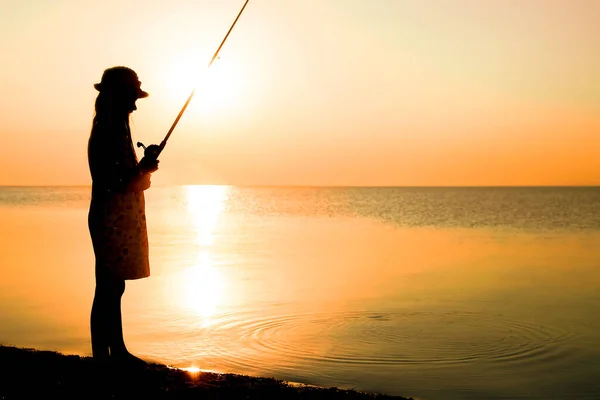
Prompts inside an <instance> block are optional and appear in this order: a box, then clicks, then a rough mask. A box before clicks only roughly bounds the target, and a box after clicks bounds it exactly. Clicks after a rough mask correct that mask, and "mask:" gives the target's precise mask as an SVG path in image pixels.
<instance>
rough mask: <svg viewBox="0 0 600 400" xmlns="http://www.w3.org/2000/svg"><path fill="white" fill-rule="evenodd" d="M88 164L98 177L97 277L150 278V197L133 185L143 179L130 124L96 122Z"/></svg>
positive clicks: (92, 214)
mask: <svg viewBox="0 0 600 400" xmlns="http://www.w3.org/2000/svg"><path fill="white" fill-rule="evenodd" d="M88 161H89V167H90V173H91V175H92V199H91V203H90V210H89V214H88V226H89V230H90V236H91V238H92V244H93V247H94V254H95V256H96V274H97V275H98V273H101V274H106V273H108V274H110V276H114V277H117V278H120V279H140V278H146V277H148V276H150V264H149V260H148V231H147V228H146V212H145V199H144V192H143V191H139V190H138V191H134V190H132V189H131V185H130V183H131V181H132V180H133V179H135V177H136V176H139V173H138V169H137V163H138V161H137V157H136V154H135V150H134V148H133V143H132V140H131V134H130V131H129V124H128V123H127V122H126V121H120V122H119V123H110V122H107V121H104V122H103V121H94V127H93V129H92V135H91V136H90V140H89V144H88Z"/></svg>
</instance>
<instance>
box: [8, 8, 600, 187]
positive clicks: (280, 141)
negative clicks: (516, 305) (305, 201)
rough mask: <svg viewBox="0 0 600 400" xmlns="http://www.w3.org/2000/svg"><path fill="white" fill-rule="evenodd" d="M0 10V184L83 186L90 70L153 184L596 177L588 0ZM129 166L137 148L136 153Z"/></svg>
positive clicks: (595, 73) (596, 118) (597, 76)
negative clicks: (116, 86) (138, 91)
mask: <svg viewBox="0 0 600 400" xmlns="http://www.w3.org/2000/svg"><path fill="white" fill-rule="evenodd" d="M243 3H244V1H243V0H220V1H209V0H170V1H148V0H129V1H125V2H124V1H122V0H104V1H96V0H95V1H88V0H53V1H47V0H0V30H1V31H0V33H1V34H0V54H2V63H1V67H0V110H1V111H0V138H1V139H2V145H1V146H0V185H88V184H90V183H91V178H90V175H89V170H88V166H87V154H86V146H87V140H88V138H89V132H90V128H91V121H92V118H93V114H94V110H93V106H94V99H95V97H96V95H97V92H96V91H95V89H94V88H93V84H94V83H97V82H99V81H100V78H101V75H102V72H103V70H104V69H105V68H108V67H111V66H115V65H126V66H129V67H131V68H133V69H134V70H135V71H136V72H137V73H138V75H139V77H140V80H141V81H142V87H143V88H144V89H145V90H146V91H148V92H149V93H150V97H148V98H147V99H142V100H139V101H138V110H137V111H135V112H134V113H133V115H132V130H133V139H134V141H136V142H137V141H142V142H143V143H145V144H150V143H158V142H160V141H161V140H162V138H163V137H164V135H165V134H166V132H167V131H168V129H169V127H170V126H171V124H172V123H173V121H174V119H175V117H176V115H177V113H178V112H179V110H180V109H181V107H182V106H183V103H184V102H185V99H186V98H187V96H188V95H189V93H190V92H191V90H192V88H194V87H196V88H197V91H196V95H195V97H194V98H193V100H192V103H191V104H190V106H189V108H188V109H187V111H186V113H185V114H184V115H183V117H182V119H181V121H180V122H179V124H178V126H177V128H176V129H175V131H174V133H173V135H172V137H171V139H170V140H169V144H168V146H167V147H166V148H165V151H164V152H163V154H162V155H161V158H160V160H161V163H160V169H159V170H158V171H157V172H156V173H155V174H154V176H153V178H152V182H153V184H160V185H163V184H164V185H169V184H230V185H343V186H345V185H359V186H388V185H393V186H396V185H397V186H404V185H407V186H454V185H467V186H471V185H474V186H479V185H484V186H493V185H600V157H599V154H600V24H599V23H598V18H599V16H600V0H486V1H480V0H297V1H291V0H250V2H249V3H248V6H247V7H246V10H245V11H244V13H243V14H242V16H241V18H240V20H239V21H238V23H237V25H236V27H235V28H234V30H233V32H232V33H231V35H230V37H229V38H228V40H227V42H226V43H225V45H224V47H223V49H222V50H221V53H220V58H219V59H218V60H217V61H216V62H215V63H214V64H213V65H212V67H211V68H210V69H207V64H208V61H209V60H210V58H211V57H212V55H213V53H214V52H215V50H216V49H217V47H218V45H219V43H220V42H221V40H222V39H223V36H224V35H225V33H226V32H227V30H228V29H229V26H230V25H231V23H232V22H233V19H234V18H235V16H236V15H237V13H238V12H239V10H240V8H241V7H242V5H243ZM139 156H141V153H140V154H139Z"/></svg>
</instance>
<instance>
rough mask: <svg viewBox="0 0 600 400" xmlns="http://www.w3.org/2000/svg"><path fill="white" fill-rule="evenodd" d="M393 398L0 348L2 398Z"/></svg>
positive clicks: (332, 388) (241, 376)
mask: <svg viewBox="0 0 600 400" xmlns="http://www.w3.org/2000/svg"><path fill="white" fill-rule="evenodd" d="M41 398H59V399H137V398H140V399H203V400H204V399H307V400H308V399H310V400H312V399H352V400H355V399H356V400H363V399H364V400H366V399H378V400H384V399H394V400H407V399H406V398H404V397H399V396H388V395H384V394H377V393H362V392H357V391H354V390H342V389H338V388H335V387H331V388H325V387H315V386H309V385H302V384H291V383H288V382H284V381H281V380H277V379H274V378H259V377H250V376H245V375H235V374H218V373H212V372H197V373H194V372H188V371H184V370H180V369H173V368H170V367H168V366H166V365H162V364H150V365H149V366H148V367H144V368H122V367H116V366H101V365H98V364H97V363H96V362H95V361H94V360H93V359H92V358H91V357H82V356H77V355H65V354H61V353H58V352H54V351H47V350H37V349H29V348H19V347H13V346H5V345H0V399H3V400H12V399H41Z"/></svg>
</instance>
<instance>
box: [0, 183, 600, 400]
mask: <svg viewBox="0 0 600 400" xmlns="http://www.w3.org/2000/svg"><path fill="white" fill-rule="evenodd" d="M146 193H147V195H146V199H147V216H148V225H149V238H150V246H151V249H150V250H151V254H150V257H151V269H152V276H151V277H150V278H148V279H142V280H139V281H129V282H128V283H127V289H126V292H125V295H124V298H123V318H124V329H125V338H126V342H127V344H128V346H129V348H130V350H131V351H132V352H133V353H135V354H137V355H139V356H141V357H145V358H146V359H149V360H154V361H159V362H163V363H167V364H169V365H173V366H177V367H192V366H195V367H198V368H201V369H205V370H211V371H219V372H232V373H243V374H250V375H257V376H273V377H277V378H280V379H284V380H290V381H294V382H303V383H310V384H318V385H326V386H329V385H335V386H338V387H342V388H355V389H358V390H367V391H376V392H384V393H388V394H396V395H405V396H413V397H415V398H419V399H567V398H573V399H578V400H581V399H600V333H599V332H600V188H243V187H227V186H178V187H153V188H151V189H150V190H149V191H147V192H146ZM88 203H89V188H87V187H32V188H25V187H3V188H0V235H1V236H0V239H1V241H0V246H1V247H0V249H1V251H0V343H3V344H8V345H16V346H23V347H35V348H40V349H51V350H57V351H62V352H67V353H77V354H83V355H89V354H90V353H91V349H90V344H89V333H88V326H89V310H90V306H91V302H92V298H93V290H94V273H93V270H94V258H93V252H92V247H91V242H90V239H89V234H88V231H87V207H88Z"/></svg>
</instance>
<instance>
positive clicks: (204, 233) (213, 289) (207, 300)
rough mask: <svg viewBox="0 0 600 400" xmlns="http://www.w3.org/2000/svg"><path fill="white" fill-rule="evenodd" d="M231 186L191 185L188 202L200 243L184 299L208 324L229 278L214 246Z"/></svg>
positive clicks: (223, 294) (186, 276)
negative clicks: (213, 250)
mask: <svg viewBox="0 0 600 400" xmlns="http://www.w3.org/2000/svg"><path fill="white" fill-rule="evenodd" d="M228 189H229V188H228V187H227V186H188V187H187V191H186V194H187V200H188V201H187V204H188V210H189V212H190V214H191V221H192V223H193V227H194V230H195V231H196V236H197V242H198V245H200V250H199V252H198V256H197V260H196V263H195V264H194V265H193V266H192V267H190V268H189V269H188V270H187V271H186V272H185V277H184V279H185V285H186V287H185V291H184V293H185V295H184V301H185V304H186V306H187V307H189V308H191V309H192V310H194V312H195V313H197V315H199V316H200V317H202V318H203V320H202V325H203V326H204V327H206V326H210V325H211V323H212V322H211V317H212V316H214V315H215V313H216V311H217V308H218V306H219V305H220V304H222V303H223V301H224V299H225V294H226V293H225V287H226V285H225V279H224V275H223V273H222V271H221V270H219V268H218V267H217V266H216V265H215V263H214V260H213V255H212V253H211V247H212V245H213V244H214V233H215V227H216V225H217V221H218V218H219V214H220V213H221V211H222V210H223V208H224V207H225V201H226V200H227V196H228Z"/></svg>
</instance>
